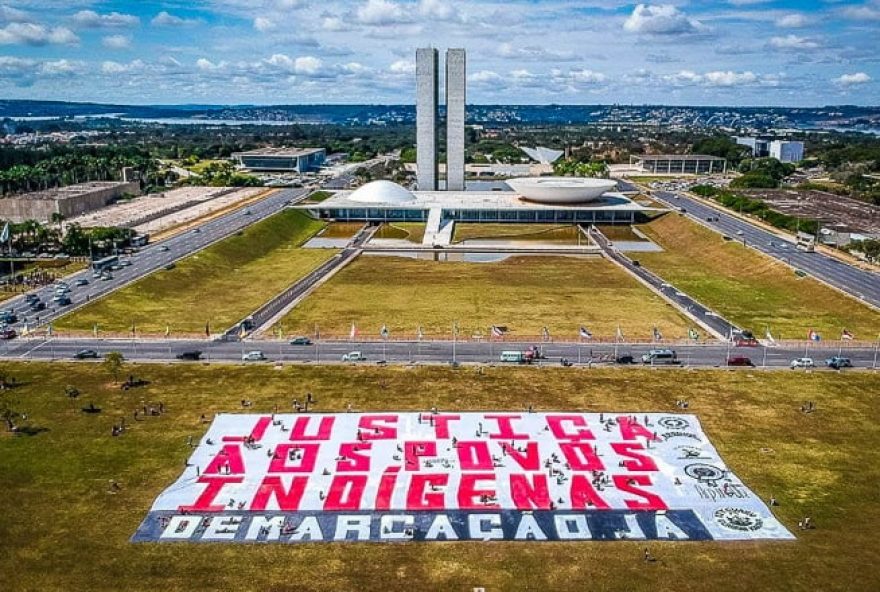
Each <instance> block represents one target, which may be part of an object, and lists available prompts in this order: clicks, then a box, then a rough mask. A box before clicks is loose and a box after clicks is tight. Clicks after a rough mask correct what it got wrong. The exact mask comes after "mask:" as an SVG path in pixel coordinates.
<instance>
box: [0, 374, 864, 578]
mask: <svg viewBox="0 0 880 592" xmlns="http://www.w3.org/2000/svg"><path fill="white" fill-rule="evenodd" d="M5 370H6V371H7V372H9V373H10V374H11V375H13V376H15V377H16V378H17V379H18V380H19V381H21V382H23V383H25V385H24V386H22V387H20V388H17V389H14V390H12V391H6V392H3V393H0V396H3V397H12V398H14V399H16V400H17V401H19V406H18V409H20V410H21V411H25V412H27V413H28V415H29V417H30V419H29V422H30V423H31V425H32V426H34V427H40V428H44V429H45V430H46V431H44V432H42V433H39V434H36V435H34V436H30V437H28V436H18V437H13V436H11V435H9V434H7V433H4V432H0V474H2V475H3V478H2V479H0V498H2V499H3V500H5V502H6V503H4V505H3V511H2V512H0V573H2V574H3V576H2V577H3V581H4V583H5V586H4V589H8V590H15V591H16V592H18V591H38V590H39V591H43V590H90V591H101V590H113V591H119V590H132V591H134V590H167V591H172V592H173V591H182V592H190V591H198V590H236V591H272V592H299V591H305V590H322V591H324V590H326V591H352V590H358V591H363V592H372V591H376V592H387V591H397V590H400V591H412V590H424V591H429V590H431V591H433V590H465V591H470V590H472V589H473V588H474V587H475V586H483V587H485V588H486V590H487V591H495V590H504V591H509V590H513V591H519V590H523V591H526V590H531V591H534V590H554V591H555V590H571V591H578V592H580V591H585V590H626V591H628V592H641V591H645V592H648V591H650V592H655V591H661V592H662V591H666V590H669V591H675V592H697V591H704V590H724V591H725V592H755V591H759V590H761V591H763V590H792V591H805V592H806V591H809V592H813V591H815V590H822V591H850V592H862V591H864V592H870V591H874V590H877V589H878V587H880V565H878V563H877V561H876V549H877V525H878V524H880V501H878V497H877V494H876V487H877V483H878V482H880V452H878V451H880V428H878V426H880V407H878V406H877V405H876V393H877V387H878V379H877V375H876V374H869V373H849V374H843V375H837V374H831V373H814V374H792V373H787V372H767V373H763V372H754V373H753V372H724V371H692V372H687V371H677V370H673V371H650V370H643V369H626V370H623V369H619V368H618V369H607V370H596V369H594V370H586V369H582V370H566V369H560V368H553V369H549V368H545V369H537V368H519V369H511V368H505V369H501V368H487V369H484V370H483V371H481V372H480V373H478V372H477V371H476V370H475V369H472V368H460V369H458V370H452V369H448V368H439V367H425V368H403V367H388V368H377V367H369V368H368V367H362V368H326V367H324V368H322V367H305V366H299V367H292V366H291V367H286V368H284V369H282V370H275V369H272V368H270V367H242V366H210V367H208V366H186V367H182V366H170V365H169V366H159V365H156V366H139V367H136V368H133V369H132V370H131V371H132V372H134V373H135V374H136V375H137V376H140V377H143V378H145V379H147V380H149V381H150V384H149V385H148V386H147V387H144V388H142V389H137V390H132V391H128V392H125V393H123V392H121V391H120V390H119V388H116V387H113V386H112V385H111V384H108V383H109V382H110V380H109V375H108V374H107V373H106V371H105V370H104V369H103V368H101V367H100V366H99V365H93V364H80V365H74V364H60V363H56V364H51V365H44V364H33V363H32V364H20V363H19V364H9V365H7V366H6V367H5ZM127 371H128V370H126V372H127ZM69 384H72V385H75V386H76V387H77V388H79V389H80V391H81V392H82V393H83V394H82V395H81V396H80V399H79V400H78V401H77V405H76V406H77V407H79V406H86V405H88V404H89V403H94V404H95V405H96V406H98V407H102V408H103V409H104V412H103V413H102V414H100V415H97V416H94V415H86V414H82V413H78V412H75V411H73V410H72V407H71V404H70V403H69V401H68V399H67V397H65V395H64V388H65V386H66V385H69ZM306 391H310V392H313V393H315V395H316V398H317V400H318V406H317V409H316V410H317V411H342V410H344V409H345V408H346V407H347V405H348V404H349V403H351V404H352V405H353V406H354V408H355V409H359V410H424V409H427V408H429V407H430V406H433V405H436V406H437V407H438V408H440V409H443V410H487V409H492V410H520V409H522V408H523V405H524V404H528V403H534V404H535V406H536V409H537V410H539V411H541V410H578V411H581V410H584V411H605V412H615V411H616V412H633V413H640V412H643V411H644V412H648V411H670V412H676V411H678V409H677V408H676V407H675V406H674V402H675V401H676V400H677V399H682V398H683V399H687V400H689V402H690V412H692V413H695V414H697V415H698V416H699V417H700V419H701V421H702V423H703V427H704V429H705V430H706V432H707V434H708V435H709V437H710V438H711V439H712V442H713V443H714V444H715V446H716V448H718V450H719V452H720V453H721V455H722V456H723V457H724V459H725V460H726V462H727V463H728V465H730V467H731V468H732V469H733V470H734V471H735V472H736V473H737V475H738V476H739V477H741V478H742V479H743V480H744V482H745V483H746V484H747V485H748V486H750V487H751V488H752V490H753V491H754V492H755V493H756V495H759V496H760V497H762V498H763V499H765V500H766V499H768V498H769V497H770V496H771V495H772V496H775V497H776V498H777V499H778V500H779V504H780V505H779V506H778V507H777V508H775V510H774V511H775V512H776V514H777V516H778V517H779V518H780V519H781V521H782V522H783V524H785V525H786V526H787V527H788V528H789V529H791V530H792V532H794V533H795V535H796V536H797V537H798V540H796V541H791V542H775V543H774V542H753V543H752V542H726V543H720V542H719V543H713V542H681V543H673V542H662V543H660V542H657V543H650V544H649V545H648V546H649V547H650V550H651V553H652V554H653V555H654V556H655V557H656V558H657V561H656V562H655V563H653V564H646V563H645V562H644V561H643V560H642V554H643V549H644V547H645V546H646V545H645V543H640V542H635V541H620V542H613V543H610V542H572V543H501V542H491V543H483V542H460V543H421V544H420V543H414V544H384V545H383V544H355V543H346V544H314V545H299V546H298V545H256V544H255V545H225V544H219V543H218V544H201V545H198V544H183V543H182V544H132V543H129V542H128V539H129V537H130V536H131V535H132V534H133V533H134V531H135V529H136V527H137V526H138V524H139V523H140V521H141V520H142V519H143V517H144V516H145V515H146V513H147V511H148V509H149V507H150V505H151V504H152V502H153V500H154V499H155V497H156V496H157V495H158V494H159V493H160V492H161V491H162V490H163V489H164V488H165V487H167V486H169V485H170V484H171V483H173V482H174V480H175V479H176V478H177V477H178V476H179V474H180V472H181V471H182V469H183V464H184V461H185V459H186V458H187V457H188V455H189V454H190V452H191V449H190V448H189V447H188V446H187V445H186V442H187V438H188V437H190V436H192V437H194V438H196V439H198V438H199V437H200V436H201V435H202V434H203V433H204V430H205V426H204V425H201V424H200V422H199V416H200V415H201V414H202V413H205V414H207V415H208V416H211V414H213V413H215V412H241V411H242V410H241V407H240V404H239V401H240V400H241V398H242V393H245V392H246V393H247V398H248V399H250V400H252V401H253V407H251V408H250V409H249V410H248V412H251V413H269V412H271V410H272V409H273V406H274V405H276V404H277V405H278V407H279V409H283V410H285V411H287V410H289V409H290V401H291V399H292V398H293V397H296V396H301V395H302V394H303V393H305V392H306ZM805 400H812V401H815V402H816V405H817V409H818V411H817V412H815V413H813V414H808V415H806V414H803V413H801V412H800V411H798V408H799V406H800V405H802V404H803V402H804V401H805ZM142 401H145V402H152V403H154V404H155V403H157V402H159V401H162V402H163V403H164V404H165V406H166V408H167V410H168V411H167V413H166V414H164V415H162V416H161V417H154V418H149V419H148V420H146V421H141V422H138V423H134V422H132V421H130V420H131V417H132V410H133V409H134V408H135V407H139V406H140V405H141V404H142V403H141V402H142ZM122 415H125V416H126V417H128V418H129V421H128V422H127V423H128V425H129V430H128V431H127V432H126V433H125V434H124V435H123V436H121V437H118V438H113V437H111V435H110V428H111V425H112V424H114V423H115V422H118V421H119V417H120V416H122ZM111 479H113V480H116V481H118V482H119V483H120V485H121V488H122V489H121V491H120V492H118V493H116V494H110V493H108V484H109V480H111ZM807 515H809V516H811V517H812V519H813V521H814V522H815V524H816V525H817V528H816V529H815V530H810V531H799V530H797V528H796V524H797V522H798V520H800V519H802V518H803V517H804V516H807Z"/></svg>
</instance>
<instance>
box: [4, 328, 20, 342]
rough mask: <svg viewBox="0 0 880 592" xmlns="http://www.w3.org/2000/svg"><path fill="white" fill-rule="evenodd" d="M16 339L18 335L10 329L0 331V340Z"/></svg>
mask: <svg viewBox="0 0 880 592" xmlns="http://www.w3.org/2000/svg"><path fill="white" fill-rule="evenodd" d="M16 337H18V333H16V332H15V329H13V328H12V327H6V328H4V329H0V339H15V338H16Z"/></svg>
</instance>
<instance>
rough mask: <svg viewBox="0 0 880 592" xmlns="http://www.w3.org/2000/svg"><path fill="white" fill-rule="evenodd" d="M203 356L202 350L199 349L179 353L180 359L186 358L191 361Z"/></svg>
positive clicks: (178, 357)
mask: <svg viewBox="0 0 880 592" xmlns="http://www.w3.org/2000/svg"><path fill="white" fill-rule="evenodd" d="M201 358H202V352H200V351H198V350H192V351H185V352H180V353H179V354H177V359H178V360H186V361H190V362H195V361H196V360H200V359H201Z"/></svg>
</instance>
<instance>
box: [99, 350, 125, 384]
mask: <svg viewBox="0 0 880 592" xmlns="http://www.w3.org/2000/svg"><path fill="white" fill-rule="evenodd" d="M124 362H125V356H123V355H122V354H121V353H120V352H118V351H112V352H107V354H106V355H105V356H104V368H106V369H107V372H109V373H110V374H111V375H112V376H113V384H117V383H118V382H119V373H120V372H122V364H123V363H124Z"/></svg>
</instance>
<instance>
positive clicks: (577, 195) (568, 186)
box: [507, 177, 617, 204]
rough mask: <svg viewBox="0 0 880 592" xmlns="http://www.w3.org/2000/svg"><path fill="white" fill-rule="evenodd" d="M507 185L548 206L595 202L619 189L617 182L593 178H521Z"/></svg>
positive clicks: (522, 194)
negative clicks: (603, 195) (609, 192)
mask: <svg viewBox="0 0 880 592" xmlns="http://www.w3.org/2000/svg"><path fill="white" fill-rule="evenodd" d="M507 184H508V185H509V186H510V188H511V189H513V190H514V191H516V192H517V193H519V194H520V195H521V196H522V197H523V198H524V199H527V200H529V201H534V202H538V203H548V204H566V203H567V204H576V203H585V202H590V201H595V200H597V199H599V198H600V197H602V194H604V193H607V192H608V191H611V190H613V189H615V188H616V187H617V181H613V180H611V179H595V178H592V177H520V178H518V179H510V180H508V181H507Z"/></svg>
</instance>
